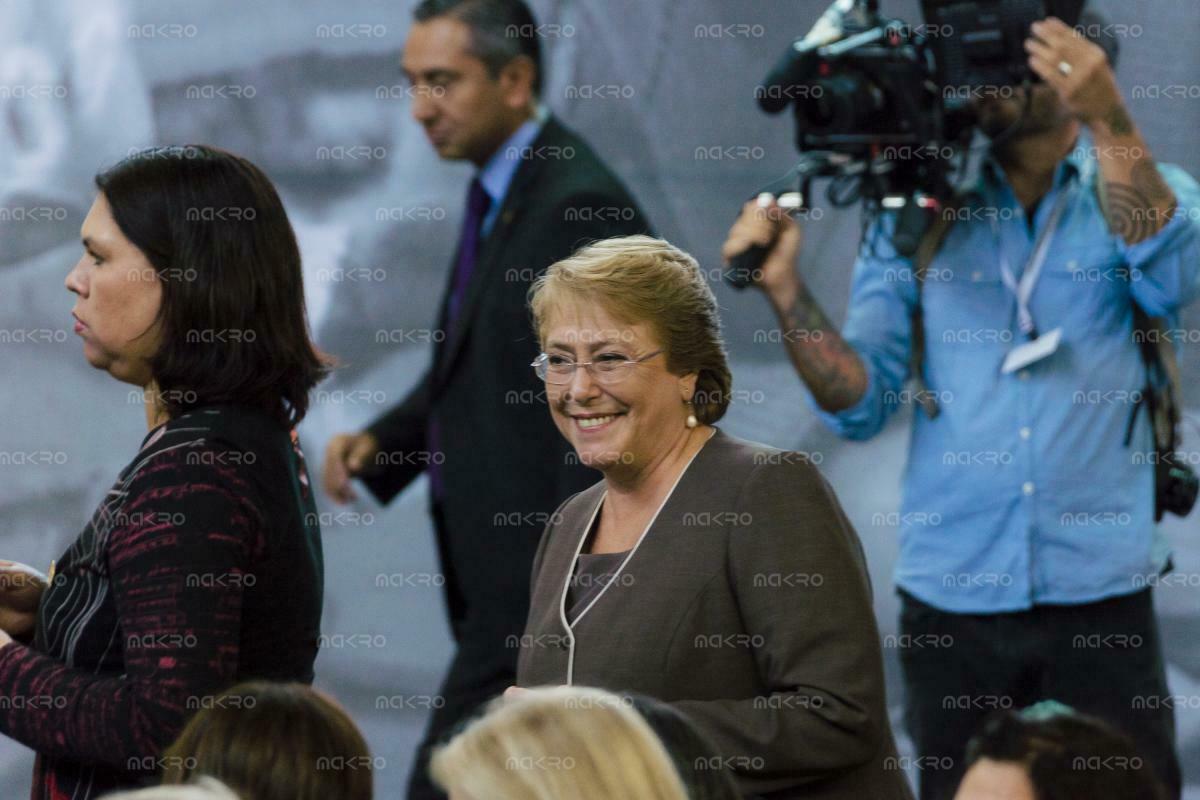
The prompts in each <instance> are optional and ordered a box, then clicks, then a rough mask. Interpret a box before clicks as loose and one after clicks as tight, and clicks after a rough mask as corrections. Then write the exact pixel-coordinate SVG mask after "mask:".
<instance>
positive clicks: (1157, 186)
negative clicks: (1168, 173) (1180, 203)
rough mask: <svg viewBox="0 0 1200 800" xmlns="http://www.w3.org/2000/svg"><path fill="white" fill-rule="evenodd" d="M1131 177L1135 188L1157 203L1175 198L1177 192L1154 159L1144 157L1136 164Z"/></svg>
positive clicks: (1167, 201) (1168, 201)
mask: <svg viewBox="0 0 1200 800" xmlns="http://www.w3.org/2000/svg"><path fill="white" fill-rule="evenodd" d="M1130 178H1131V179H1132V180H1133V188H1135V189H1137V190H1138V191H1139V192H1141V193H1142V194H1144V195H1145V196H1146V199H1148V200H1150V202H1152V203H1154V204H1156V205H1158V204H1163V203H1170V202H1172V201H1173V200H1174V199H1175V193H1174V192H1172V191H1171V187H1170V186H1168V185H1167V182H1166V181H1165V180H1163V176H1162V173H1160V172H1159V171H1158V165H1156V164H1155V163H1154V160H1153V159H1150V158H1143V159H1142V160H1141V161H1139V162H1138V163H1136V164H1134V165H1133V170H1132V171H1131V172H1130Z"/></svg>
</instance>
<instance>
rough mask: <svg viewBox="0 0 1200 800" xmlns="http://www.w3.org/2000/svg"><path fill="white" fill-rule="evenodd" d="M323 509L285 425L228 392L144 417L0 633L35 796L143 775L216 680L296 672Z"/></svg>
mask: <svg viewBox="0 0 1200 800" xmlns="http://www.w3.org/2000/svg"><path fill="white" fill-rule="evenodd" d="M322 584H323V561H322V554H321V539H320V527H319V525H318V517H317V513H316V507H315V505H314V503H313V497H312V492H311V491H310V488H309V485H308V477H307V474H306V471H305V468H304V460H303V455H302V454H301V453H300V448H299V445H298V442H297V440H296V438H295V434H294V432H292V433H289V432H288V431H287V430H285V429H284V428H283V427H282V426H280V425H279V424H278V423H277V422H275V421H274V420H272V419H271V418H270V417H269V416H267V415H266V414H263V413H261V412H258V411H254V410H251V409H248V408H243V407H236V406H215V407H210V408H203V409H197V410H193V411H191V412H188V413H186V414H183V415H181V416H179V417H178V418H176V419H173V420H171V421H170V422H168V423H166V424H165V425H162V426H159V427H158V428H156V429H154V430H153V431H151V432H150V434H148V435H147V437H146V439H145V441H144V442H143V443H142V447H141V450H140V451H139V452H138V454H137V456H136V457H135V458H134V460H133V461H132V462H131V463H130V464H129V466H127V467H126V468H125V469H124V470H123V471H122V472H121V475H120V477H119V478H118V479H117V482H116V484H114V485H113V487H112V488H111V489H110V490H109V491H108V494H107V495H106V496H105V498H104V500H103V501H102V502H101V503H100V507H99V508H98V509H96V512H95V514H94V515H93V516H92V519H91V521H90V522H89V523H88V524H87V526H86V527H85V528H84V529H83V532H82V533H81V534H80V535H79V538H78V539H76V540H75V543H74V544H72V545H71V546H70V547H69V548H68V549H67V551H66V553H64V554H63V556H62V558H61V559H59V561H58V563H57V571H56V574H55V576H54V578H53V579H52V581H51V584H50V586H49V587H48V588H47V589H46V591H45V592H44V593H43V595H42V600H41V605H40V607H39V609H38V618H37V626H36V629H35V632H34V636H33V641H32V643H31V644H30V645H28V646H27V645H24V644H19V643H13V644H10V645H8V646H6V647H3V648H0V732H3V733H4V734H7V735H8V736H10V737H12V738H13V739H15V740H17V741H19V742H21V743H23V744H25V745H27V746H29V747H31V748H33V749H34V750H35V751H37V753H38V757H37V765H36V767H35V771H34V780H33V795H32V797H33V799H34V800H90V799H91V798H95V797H99V796H100V795H102V794H104V793H106V792H108V791H111V790H113V789H117V788H130V787H135V786H140V785H144V784H146V783H152V782H153V781H154V778H155V776H156V774H157V773H158V772H160V771H161V767H162V766H163V763H162V758H161V753H162V750H163V749H164V748H165V746H166V745H168V744H169V743H170V742H171V741H172V739H174V737H175V736H176V735H178V733H179V731H180V730H181V729H182V728H183V726H184V724H185V723H186V721H187V719H188V718H189V717H190V716H191V714H192V713H193V712H194V711H195V710H196V709H198V708H201V707H203V706H204V704H205V703H206V700H207V699H208V698H210V697H211V696H212V695H213V694H215V693H217V692H220V691H221V690H223V689H226V688H228V687H229V686H231V685H233V684H235V683H238V682H240V681H243V680H249V679H264V680H281V681H303V682H311V681H312V677H313V661H314V659H315V658H316V654H317V640H318V636H319V629H320V618H321V600H322V591H323V585H322Z"/></svg>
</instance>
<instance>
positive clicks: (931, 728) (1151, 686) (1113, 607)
mask: <svg viewBox="0 0 1200 800" xmlns="http://www.w3.org/2000/svg"><path fill="white" fill-rule="evenodd" d="M900 597H901V611H900V632H901V639H900V643H901V648H900V663H901V665H902V667H903V671H904V683H905V688H906V690H907V695H908V696H907V699H906V701H905V724H906V726H907V728H908V732H909V735H910V736H912V738H913V743H914V745H915V748H916V751H917V752H916V755H917V757H918V758H917V760H916V764H917V765H918V767H919V770H918V772H919V782H920V790H921V791H920V796H921V800H949V799H950V798H952V797H953V796H954V792H955V789H956V788H957V787H958V783H959V781H960V780H961V779H962V776H963V772H964V764H963V756H964V753H965V750H966V745H967V742H968V741H969V740H970V738H971V736H972V735H973V734H974V733H975V732H976V731H977V730H978V728H979V725H980V723H981V722H982V721H983V719H984V718H985V717H987V716H988V714H990V713H992V712H993V711H994V710H995V709H998V708H1013V709H1020V708H1023V707H1025V706H1028V705H1031V704H1033V703H1036V702H1038V701H1039V700H1057V701H1059V702H1061V703H1065V704H1066V705H1068V706H1071V707H1072V708H1074V709H1076V710H1078V711H1080V712H1082V713H1085V714H1091V715H1093V716H1096V717H1099V718H1100V719H1103V720H1105V721H1107V722H1108V723H1110V724H1111V725H1113V726H1114V727H1116V728H1117V729H1119V730H1121V731H1122V732H1124V733H1125V734H1126V735H1128V736H1129V737H1130V738H1131V739H1132V740H1133V742H1134V745H1135V746H1136V747H1137V749H1138V751H1139V754H1140V755H1141V756H1142V757H1143V758H1144V759H1146V761H1147V763H1149V764H1151V765H1152V766H1153V767H1154V771H1155V772H1156V773H1157V775H1158V778H1159V780H1160V781H1161V782H1162V783H1163V785H1164V786H1166V788H1167V791H1168V796H1169V797H1171V798H1178V797H1179V795H1180V791H1181V778H1180V771H1179V760H1178V757H1177V756H1176V753H1175V713H1174V711H1173V710H1172V707H1171V704H1170V701H1169V700H1166V699H1165V698H1167V697H1168V691H1167V680H1166V673H1165V670H1164V667H1163V658H1162V646H1161V643H1160V641H1159V635H1158V624H1157V621H1156V620H1155V617H1154V604H1153V601H1152V598H1151V593H1150V590H1149V589H1146V590H1144V591H1140V592H1137V593H1135V594H1130V595H1124V596H1121V597H1115V598H1110V599H1107V600H1102V601H1099V602H1095V603H1085V604H1082V605H1071V606H1065V605H1040V606H1035V607H1033V608H1032V609H1030V610H1028V611H1019V612H1012V613H1003V614H953V613H949V612H946V611H942V610H940V609H937V608H934V607H932V606H930V605H928V604H926V603H923V602H921V601H920V600H917V599H916V598H914V597H912V596H911V595H909V594H907V593H906V592H904V591H901V592H900ZM1139 698H1140V699H1139ZM1146 698H1151V700H1150V702H1147V701H1146ZM1159 698H1163V699H1164V701H1162V702H1156V701H1157V700H1158V699H1159ZM1147 706H1149V708H1147Z"/></svg>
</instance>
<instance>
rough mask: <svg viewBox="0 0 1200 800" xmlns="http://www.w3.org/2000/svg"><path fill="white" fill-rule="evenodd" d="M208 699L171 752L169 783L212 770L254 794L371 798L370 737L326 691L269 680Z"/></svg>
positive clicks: (259, 799) (258, 799) (318, 799)
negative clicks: (365, 735) (368, 740)
mask: <svg viewBox="0 0 1200 800" xmlns="http://www.w3.org/2000/svg"><path fill="white" fill-rule="evenodd" d="M207 700H208V702H206V703H205V704H204V708H203V709H202V710H201V711H199V712H197V713H196V715H195V716H194V717H192V719H191V721H190V722H188V724H187V727H185V728H184V729H183V733H181V734H180V735H179V738H178V739H176V740H175V743H174V744H172V745H171V746H170V748H168V749H167V751H166V753H165V754H164V757H163V763H164V764H165V765H166V767H165V769H164V771H163V783H164V784H179V783H187V781H188V780H189V779H191V778H194V777H197V776H200V775H209V776H212V777H214V778H217V779H218V780H220V781H222V782H223V783H225V784H227V785H228V786H229V788H231V789H232V790H233V791H235V792H237V793H238V794H239V795H241V796H243V797H246V798H253V800H371V793H372V780H371V768H372V766H373V764H374V760H373V759H372V758H371V753H370V751H369V750H368V749H367V743H366V741H364V740H363V737H362V734H361V733H360V732H359V730H358V728H357V727H356V726H355V724H354V721H353V720H351V719H350V717H349V715H348V714H346V712H345V711H344V710H343V709H342V708H341V706H339V705H338V704H337V703H335V702H334V701H333V700H331V699H329V698H327V697H326V696H325V695H323V694H322V693H320V692H318V691H316V690H314V689H313V688H312V687H309V686H305V685H304V684H300V683H268V682H265V681H263V682H252V683H243V684H241V685H239V686H235V687H233V688H232V689H230V690H228V691H226V692H224V693H222V694H220V695H218V696H216V697H213V698H207Z"/></svg>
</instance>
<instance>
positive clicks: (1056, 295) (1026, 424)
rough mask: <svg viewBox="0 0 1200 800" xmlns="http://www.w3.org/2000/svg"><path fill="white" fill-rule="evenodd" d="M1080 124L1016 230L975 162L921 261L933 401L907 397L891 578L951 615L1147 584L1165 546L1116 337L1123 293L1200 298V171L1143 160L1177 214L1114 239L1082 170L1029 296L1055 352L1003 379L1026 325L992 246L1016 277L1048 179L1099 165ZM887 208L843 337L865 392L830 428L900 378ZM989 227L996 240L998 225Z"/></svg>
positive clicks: (992, 170) (1121, 338)
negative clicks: (860, 369) (923, 404)
mask: <svg viewBox="0 0 1200 800" xmlns="http://www.w3.org/2000/svg"><path fill="white" fill-rule="evenodd" d="M1088 159H1092V160H1093V162H1094V153H1093V152H1092V151H1091V142H1090V139H1089V138H1088V137H1087V136H1086V135H1083V136H1081V137H1080V139H1079V141H1078V143H1077V146H1076V148H1075V149H1074V150H1073V151H1072V152H1071V154H1070V155H1069V156H1068V157H1067V158H1066V159H1064V160H1063V161H1062V162H1061V163H1060V164H1059V165H1058V167H1057V169H1056V172H1055V175H1054V181H1053V186H1052V188H1051V189H1050V192H1049V193H1048V194H1047V195H1046V196H1045V197H1044V198H1043V199H1042V201H1041V202H1040V204H1039V205H1038V208H1037V210H1036V213H1035V215H1034V220H1033V230H1032V231H1031V230H1030V228H1029V226H1028V224H1027V222H1026V219H1025V213H1024V210H1023V209H1022V208H1021V206H1020V204H1019V203H1018V202H1017V199H1016V196H1015V195H1014V194H1013V191H1012V189H1011V187H1010V186H1009V184H1008V182H1007V180H1006V178H1005V176H1004V172H1003V169H1002V168H1001V167H1000V166H999V165H998V164H996V163H995V162H994V161H988V162H987V163H985V164H984V165H983V168H982V169H981V170H980V177H979V180H978V182H977V184H976V186H975V188H974V190H973V191H972V192H971V193H969V194H968V205H967V206H966V207H965V208H964V209H963V210H962V211H961V212H960V213H959V214H958V215H957V219H956V222H955V223H954V225H953V227H952V228H951V229H950V231H949V233H948V235H947V237H946V240H945V243H944V245H943V247H942V248H941V251H940V252H939V254H938V255H937V257H936V258H935V259H934V260H933V262H932V263H931V265H930V268H929V271H928V273H927V274H928V278H927V280H926V282H925V286H924V290H923V293H922V296H921V297H922V303H923V312H924V326H925V372H926V381H927V384H928V387H929V391H930V392H933V393H934V394H935V396H936V397H937V398H938V400H939V404H940V408H941V414H940V415H939V416H938V417H937V418H936V419H932V420H931V419H929V418H928V417H926V415H925V414H924V413H923V412H922V411H921V410H920V408H919V407H917V408H916V410H915V413H914V422H913V427H912V435H911V444H910V447H909V456H908V464H907V466H906V468H905V472H904V476H903V499H902V506H901V511H900V514H899V522H900V526H899V527H900V556H899V560H898V563H897V567H896V573H895V578H896V583H897V585H898V586H899V587H900V588H902V589H904V590H905V591H907V592H910V593H911V594H912V595H914V596H916V597H917V598H919V599H921V600H923V601H925V602H926V603H929V604H931V605H934V606H936V607H938V608H942V609H944V610H947V611H954V612H976V613H991V612H1002V611H1013V610H1020V609H1027V608H1029V607H1031V606H1032V605H1034V604H1044V603H1066V604H1074V603H1084V602H1089V601H1094V600H1099V599H1102V598H1106V597H1111V596H1117V595H1122V594H1128V593H1131V592H1134V591H1137V590H1138V589H1140V588H1142V587H1144V586H1145V585H1147V584H1148V583H1151V582H1153V581H1154V579H1155V577H1156V576H1157V575H1158V574H1159V573H1160V572H1161V571H1162V570H1163V569H1164V568H1165V567H1166V565H1167V562H1168V558H1169V548H1168V545H1167V542H1166V541H1165V538H1164V536H1163V535H1162V534H1161V532H1160V531H1159V530H1158V528H1157V526H1156V525H1155V523H1154V470H1153V466H1152V463H1153V462H1152V458H1153V444H1152V442H1151V434H1150V428H1149V425H1148V423H1147V415H1146V414H1145V410H1144V409H1143V411H1142V412H1141V413H1140V414H1139V416H1138V424H1137V426H1136V428H1135V430H1134V434H1133V439H1132V441H1131V443H1130V445H1129V446H1128V447H1126V446H1125V445H1124V443H1123V440H1124V436H1125V430H1126V425H1127V423H1128V419H1129V414H1130V411H1131V408H1132V404H1133V401H1134V399H1136V397H1137V396H1138V394H1139V393H1140V391H1141V390H1142V388H1143V387H1144V386H1145V382H1146V381H1145V369H1144V366H1143V362H1142V360H1141V357H1140V354H1139V351H1138V346H1137V344H1136V343H1135V342H1134V339H1133V336H1132V326H1133V318H1132V301H1133V300H1136V301H1137V302H1138V303H1139V304H1140V305H1141V307H1142V308H1143V309H1145V310H1146V312H1147V313H1149V314H1150V315H1152V316H1168V317H1172V316H1173V315H1174V314H1175V312H1177V311H1178V310H1179V309H1180V307H1181V306H1183V305H1184V304H1186V303H1187V302H1189V301H1190V300H1192V299H1193V298H1195V297H1196V296H1197V294H1198V293H1200V186H1198V185H1197V183H1196V181H1195V180H1193V179H1192V178H1191V177H1190V176H1188V175H1187V174H1186V173H1185V172H1183V171H1182V170H1180V169H1178V168H1177V167H1173V166H1168V165H1160V166H1159V170H1160V172H1161V174H1162V176H1163V177H1164V178H1165V179H1166V181H1167V183H1168V184H1169V185H1170V186H1171V188H1172V189H1173V190H1174V192H1175V196H1176V199H1177V202H1178V212H1177V213H1176V215H1175V216H1174V217H1173V218H1172V220H1171V221H1170V222H1169V223H1168V224H1167V225H1166V226H1165V227H1164V228H1163V229H1162V230H1160V231H1159V232H1158V233H1157V234H1155V235H1154V236H1152V237H1150V238H1148V239H1146V240H1145V241H1142V242H1140V243H1138V244H1135V245H1128V244H1126V243H1125V242H1124V240H1123V239H1121V238H1120V237H1117V236H1114V235H1113V234H1112V233H1110V232H1109V230H1108V227H1107V225H1106V223H1105V220H1104V217H1103V215H1102V213H1101V210H1100V207H1099V202H1098V199H1097V194H1096V191H1095V187H1094V183H1095V178H1093V181H1092V183H1093V185H1092V186H1089V187H1083V188H1081V189H1080V190H1078V191H1075V192H1074V193H1073V195H1072V196H1071V197H1070V200H1069V202H1068V203H1067V205H1066V207H1065V209H1064V213H1063V215H1062V218H1061V220H1060V222H1059V225H1058V227H1057V228H1056V232H1055V234H1054V238H1053V240H1052V241H1051V243H1050V248H1049V253H1048V257H1047V258H1046V261H1045V264H1044V267H1043V269H1042V273H1041V277H1040V280H1039V281H1038V283H1037V285H1036V286H1035V288H1034V291H1033V295H1032V299H1031V301H1030V311H1031V312H1032V315H1033V318H1034V320H1035V322H1036V323H1037V328H1038V330H1039V331H1041V332H1042V334H1043V335H1045V333H1046V332H1049V331H1051V330H1052V329H1054V328H1057V327H1061V328H1062V343H1061V344H1060V345H1059V347H1058V350H1057V352H1055V353H1054V354H1053V355H1051V356H1049V357H1048V358H1046V359H1044V360H1042V361H1038V362H1036V363H1033V364H1031V365H1030V366H1028V367H1026V368H1024V369H1021V370H1019V371H1017V372H1013V373H1009V374H1002V373H1001V363H1002V362H1003V361H1004V358H1005V356H1006V355H1007V354H1008V352H1009V351H1010V350H1011V349H1012V348H1013V347H1014V346H1016V345H1019V344H1020V343H1022V342H1023V341H1024V340H1025V339H1024V336H1023V334H1022V333H1021V332H1020V329H1019V327H1018V325H1017V319H1016V317H1017V314H1016V308H1017V304H1016V299H1015V297H1014V295H1013V293H1012V292H1011V291H1010V290H1009V289H1008V288H1006V287H1005V285H1004V283H1003V282H1002V280H1001V273H1000V258H999V257H998V254H999V252H1000V251H999V250H998V248H1003V252H1004V253H1005V254H1007V256H1008V260H1009V262H1010V263H1011V264H1012V268H1013V270H1014V271H1017V274H1018V276H1019V275H1020V270H1021V269H1022V267H1023V265H1024V264H1025V263H1026V261H1027V258H1028V256H1029V253H1030V251H1031V250H1032V248H1033V244H1034V241H1035V239H1036V237H1037V234H1038V232H1039V231H1041V230H1042V228H1043V227H1045V225H1046V224H1047V218H1048V217H1049V216H1050V211H1051V208H1052V207H1053V205H1054V203H1055V201H1056V199H1057V197H1058V194H1059V193H1060V192H1064V191H1070V190H1071V188H1072V187H1074V186H1076V185H1077V184H1078V183H1079V176H1080V174H1081V172H1083V173H1084V174H1086V170H1085V169H1084V168H1085V167H1086V168H1087V169H1090V170H1091V171H1092V174H1093V175H1094V176H1096V177H1098V176H1099V165H1098V164H1095V163H1093V164H1091V165H1090V166H1089V165H1086V164H1085V162H1086V161H1087V160H1088ZM893 225H894V217H890V216H883V217H881V218H880V219H879V220H878V221H877V223H876V224H875V225H873V226H872V227H871V229H870V230H869V231H868V233H867V236H866V238H865V240H864V244H863V247H862V250H861V251H860V255H859V258H858V260H857V262H856V264H855V267H854V276H853V285H852V288H851V298H850V306H849V312H848V315H847V319H846V324H845V326H844V328H843V335H844V336H845V338H846V340H847V341H848V342H849V343H850V345H851V346H852V347H854V349H855V350H856V351H857V352H858V354H859V355H860V356H861V357H862V359H863V362H864V364H865V365H866V370H867V375H868V387H867V391H866V394H865V396H864V397H863V398H862V400H861V401H860V402H859V403H857V404H856V405H855V406H853V407H852V408H848V409H846V410H844V411H841V412H839V413H836V414H828V413H825V412H822V411H820V409H817V411H818V413H819V415H820V416H821V418H822V419H823V421H824V422H825V423H826V424H828V425H829V426H830V427H831V428H832V429H833V430H834V431H835V432H837V433H838V434H839V435H841V436H844V437H848V438H851V439H866V438H869V437H871V436H874V435H875V434H876V433H878V432H879V430H880V428H882V426H883V424H884V422H885V421H886V420H887V418H888V416H889V415H890V414H891V413H892V412H893V411H895V410H896V408H897V407H898V406H899V405H900V404H901V403H903V402H911V394H912V391H913V390H907V391H906V390H905V389H904V384H905V381H906V380H907V378H908V377H909V354H910V349H911V345H912V335H911V324H910V314H911V312H912V308H913V305H914V303H915V302H916V300H917V292H918V288H917V285H916V283H915V281H914V280H913V278H912V270H913V263H912V261H911V260H910V259H908V258H904V257H901V256H899V255H898V254H897V253H896V251H895V250H894V249H893V248H892V246H891V242H890V231H891V229H892V227H893ZM997 234H998V236H997Z"/></svg>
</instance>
